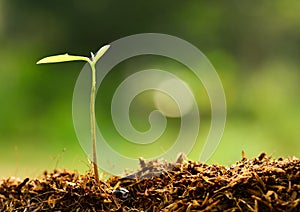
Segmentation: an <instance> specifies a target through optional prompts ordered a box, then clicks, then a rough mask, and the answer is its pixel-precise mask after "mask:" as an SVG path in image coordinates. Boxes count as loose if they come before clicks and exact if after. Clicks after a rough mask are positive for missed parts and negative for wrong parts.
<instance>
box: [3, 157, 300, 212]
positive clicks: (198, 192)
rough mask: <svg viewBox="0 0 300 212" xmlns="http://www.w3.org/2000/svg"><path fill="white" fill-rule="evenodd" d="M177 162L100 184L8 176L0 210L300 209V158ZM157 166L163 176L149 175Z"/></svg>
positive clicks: (59, 174)
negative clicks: (225, 162) (226, 162)
mask: <svg viewBox="0 0 300 212" xmlns="http://www.w3.org/2000/svg"><path fill="white" fill-rule="evenodd" d="M173 165H174V167H173V168H172V169H170V170H168V169H166V170H165V171H163V170H162V167H163V166H165V167H167V166H170V164H168V163H165V164H164V165H163V166H162V164H161V163H159V162H157V161H151V162H148V163H146V162H145V161H144V160H141V169H140V171H138V172H136V173H133V174H131V175H128V176H130V177H123V178H120V177H118V176H112V177H110V178H109V179H106V180H104V179H102V180H101V181H100V182H96V180H95V179H94V177H93V175H92V174H90V173H88V174H84V175H82V174H79V173H77V172H73V171H66V170H62V171H54V172H52V173H44V174H43V175H42V176H40V177H39V178H37V179H29V178H26V179H23V180H19V179H16V178H13V177H11V178H8V179H3V180H1V181H0V211H177V212H179V211H187V212H192V211H300V160H299V158H295V157H293V158H286V159H284V158H278V159H273V158H272V157H271V156H267V155H266V154H265V153H262V154H261V155H260V156H258V157H256V158H253V159H248V158H246V156H245V154H244V153H243V154H242V160H241V161H239V162H237V163H236V164H234V165H231V166H230V167H224V166H220V165H208V164H205V163H200V162H197V161H190V160H187V159H186V160H182V161H179V162H178V163H176V164H173ZM157 167H159V170H162V171H161V172H160V174H156V175H153V176H152V177H150V178H147V177H145V176H146V175H149V173H150V174H151V172H152V171H155V170H156V169H157ZM167 170H168V171H167ZM149 176H150V175H149Z"/></svg>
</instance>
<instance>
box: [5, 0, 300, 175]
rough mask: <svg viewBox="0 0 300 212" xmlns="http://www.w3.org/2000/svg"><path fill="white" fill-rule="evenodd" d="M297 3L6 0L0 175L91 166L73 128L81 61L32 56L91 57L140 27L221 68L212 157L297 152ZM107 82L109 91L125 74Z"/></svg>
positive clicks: (299, 72) (299, 76) (299, 87)
mask: <svg viewBox="0 0 300 212" xmlns="http://www.w3.org/2000/svg"><path fill="white" fill-rule="evenodd" d="M299 9H300V1H297V0H287V1H281V0H274V1H267V0H263V1H258V0H255V1H250V0H247V1H238V0H230V1H206V2H204V1H187V2H184V3H179V2H176V1H155V0H154V1H146V2H141V1H137V0H134V1H109V0H102V1H96V0H90V1H80V0H73V1H58V0H54V1H44V2H41V1H36V0H27V1H18V0H1V1H0V44H1V47H0V58H1V59H0V61H1V62H0V98H1V104H0V145H1V150H0V155H1V156H0V158H1V160H0V161H1V162H0V166H1V169H0V176H9V175H17V176H25V175H33V176H36V175H38V174H40V173H41V172H42V171H43V170H44V169H53V168H62V167H64V168H69V169H78V170H81V171H85V170H87V169H88V163H87V160H86V156H85V155H84V153H83V151H82V150H81V148H80V145H79V143H78V142H77V139H76V135H75V132H74V129H73V125H72V94H73V88H74V85H75V82H76V78H77V76H78V74H79V72H80V70H81V68H82V66H83V64H81V63H67V64H58V65H45V66H36V65H35V62H36V61H37V60H38V59H40V58H42V57H44V56H48V55H52V54H58V53H65V52H69V53H72V54H78V55H87V56H88V55H89V52H90V51H94V52H95V51H96V50H98V48H100V47H101V46H102V45H104V44H107V43H110V42H112V41H114V40H116V39H119V38H122V37H124V36H127V35H132V34H136V33H144V32H159V33H166V34H170V35H174V36H177V37H180V38H182V39H185V40H187V41H189V42H190V43H192V44H194V45H195V46H197V47H198V48H199V49H200V50H201V51H202V52H203V53H204V54H205V55H206V56H207V57H208V58H209V60H210V61H211V62H212V64H213V65H214V66H215V68H216V70H217V72H218V74H219V76H220V78H221V80H222V82H223V86H224V89H225V92H226V97H227V106H228V117H227V124H226V128H225V132H224V136H223V138H222V141H221V143H220V145H219V147H218V149H217V151H216V153H215V154H214V156H213V157H212V158H211V160H210V162H217V163H220V164H225V165H226V164H229V163H232V162H234V161H236V160H239V159H240V153H241V151H242V150H245V152H246V154H247V155H248V156H249V157H252V156H256V155H258V154H259V153H260V152H261V151H266V152H267V153H268V154H273V155H275V156H292V155H297V156H299V149H300V142H299V135H300V129H299V120H300V111H299V106H300V98H299V90H300V70H299V67H300V58H299V55H300V13H299ZM134 66H135V64H134V62H133V63H132V64H131V66H130V65H129V67H134ZM129 69H130V68H129ZM125 75H126V72H125V73H124V74H123V76H125ZM108 78H109V77H108ZM110 80H111V81H109V82H108V84H111V89H112V88H113V87H114V86H115V85H116V82H118V81H119V80H121V76H115V77H111V79H110ZM107 89H109V88H107ZM98 104H99V103H98ZM207 106H209V104H208V103H204V105H202V106H201V107H203V108H204V110H205V108H206V107H207ZM99 107H102V106H99ZM103 107H104V106H103ZM208 112H209V111H208ZM175 125H176V123H175ZM204 128H207V126H205V124H204ZM200 138H201V139H205V135H200ZM197 145H199V146H197V147H198V148H195V151H193V152H192V154H191V157H194V158H196V157H197V151H199V148H201V144H197Z"/></svg>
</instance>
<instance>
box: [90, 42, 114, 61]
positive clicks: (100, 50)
mask: <svg viewBox="0 0 300 212" xmlns="http://www.w3.org/2000/svg"><path fill="white" fill-rule="evenodd" d="M109 47H110V45H105V46H102V47H101V48H100V49H99V51H98V52H97V54H96V55H95V58H94V61H95V62H97V61H98V60H99V59H100V58H101V57H102V56H103V55H104V53H105V52H106V51H107V50H108V49H109Z"/></svg>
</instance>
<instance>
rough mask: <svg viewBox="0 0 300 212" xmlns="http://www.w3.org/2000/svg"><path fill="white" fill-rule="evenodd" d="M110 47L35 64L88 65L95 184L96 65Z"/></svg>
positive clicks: (96, 167)
mask: <svg viewBox="0 0 300 212" xmlns="http://www.w3.org/2000/svg"><path fill="white" fill-rule="evenodd" d="M109 47H110V45H105V46H103V47H102V48H101V49H100V50H99V51H98V52H97V53H96V54H95V55H94V54H93V53H92V52H91V58H88V57H84V56H76V55H69V54H62V55H55V56H49V57H45V58H43V59H41V60H39V61H38V62H37V64H44V63H60V62H69V61H86V62H88V63H89V65H90V67H91V70H92V86H91V98H90V119H91V138H92V149H93V161H92V163H93V168H94V175H95V179H96V181H97V182H99V173H98V165H97V152H96V122H95V119H96V118H95V94H96V83H97V82H96V67H95V65H96V63H97V61H98V60H99V59H100V58H101V57H102V56H103V55H104V53H105V52H106V51H107V50H108V49H109Z"/></svg>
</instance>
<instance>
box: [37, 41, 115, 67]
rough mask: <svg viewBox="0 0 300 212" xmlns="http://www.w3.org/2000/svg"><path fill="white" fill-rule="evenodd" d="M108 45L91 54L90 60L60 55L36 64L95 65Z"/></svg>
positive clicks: (46, 58)
mask: <svg viewBox="0 0 300 212" xmlns="http://www.w3.org/2000/svg"><path fill="white" fill-rule="evenodd" d="M109 47H110V45H105V46H103V47H102V48H101V49H100V50H99V51H98V52H97V53H96V55H94V54H93V53H91V55H92V58H91V59H90V58H88V57H84V56H76V55H69V54H67V53H66V54H61V55H55V56H49V57H45V58H43V59H41V60H39V61H38V62H37V64H43V63H61V62H69V61H86V62H88V63H96V62H97V61H98V60H99V59H100V58H101V57H102V55H103V54H104V53H105V52H106V51H107V50H108V49H109Z"/></svg>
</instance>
